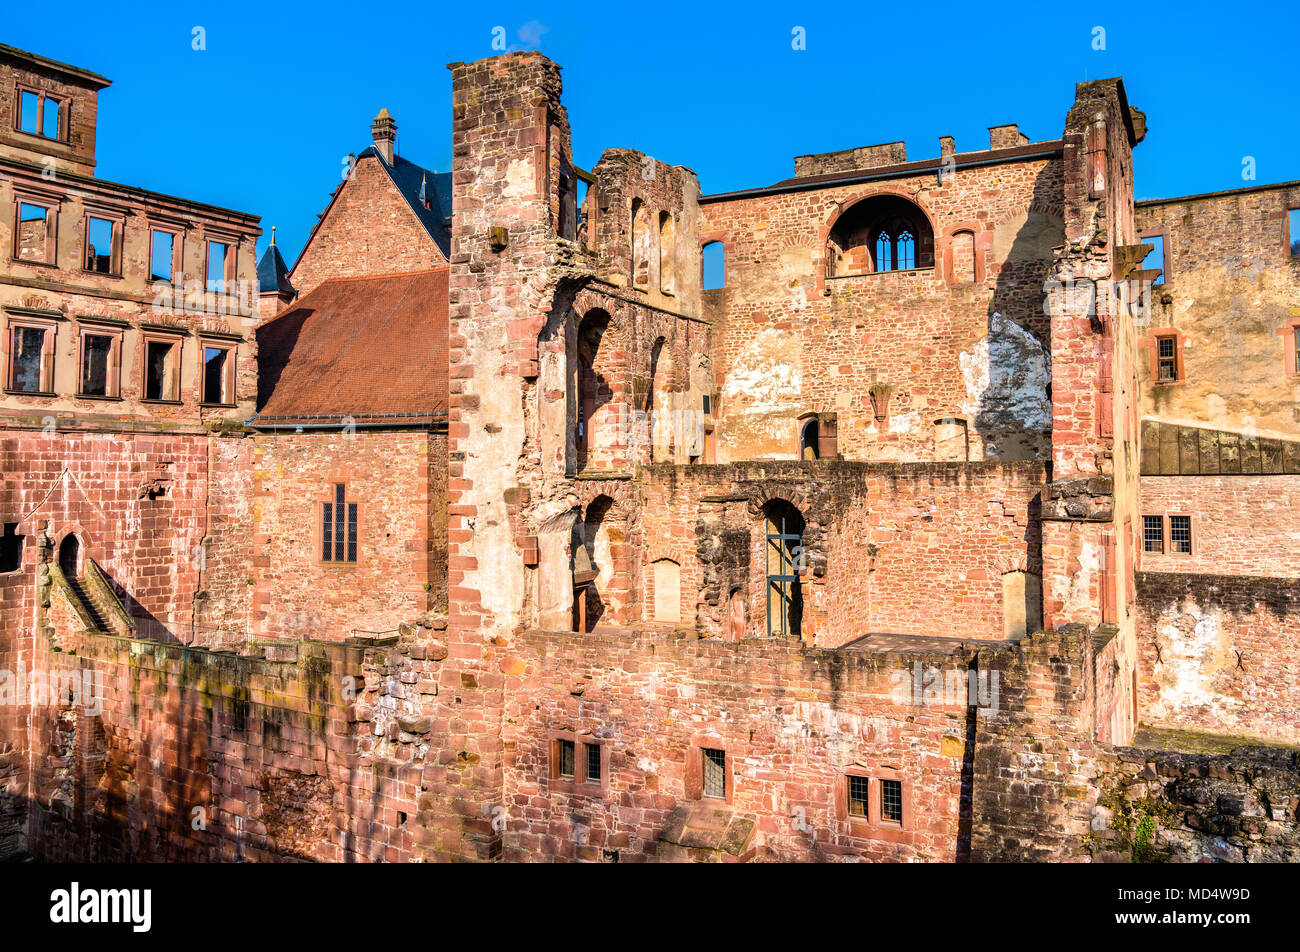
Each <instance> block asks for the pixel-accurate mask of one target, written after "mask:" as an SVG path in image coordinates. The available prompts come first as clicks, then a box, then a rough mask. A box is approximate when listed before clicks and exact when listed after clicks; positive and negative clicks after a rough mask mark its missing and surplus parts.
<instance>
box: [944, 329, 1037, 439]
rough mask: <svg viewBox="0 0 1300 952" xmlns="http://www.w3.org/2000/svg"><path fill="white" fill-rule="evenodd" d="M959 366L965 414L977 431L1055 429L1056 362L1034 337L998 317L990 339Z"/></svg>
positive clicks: (964, 355)
mask: <svg viewBox="0 0 1300 952" xmlns="http://www.w3.org/2000/svg"><path fill="white" fill-rule="evenodd" d="M958 362H959V363H960V365H961V373H962V377H963V379H964V380H965V382H966V395H967V400H966V402H965V403H963V404H962V407H961V409H962V411H963V412H964V413H969V414H971V415H972V416H974V417H975V419H976V425H977V426H979V427H981V428H987V427H998V428H1003V429H1021V430H1049V429H1051V427H1052V404H1051V401H1050V400H1049V399H1048V397H1047V385H1048V384H1049V383H1051V381H1052V359H1051V355H1050V354H1049V353H1048V352H1047V349H1046V348H1045V347H1043V345H1042V343H1041V342H1040V341H1039V340H1038V338H1037V337H1035V336H1034V335H1033V334H1032V333H1030V332H1029V331H1027V330H1025V329H1024V328H1023V327H1021V326H1020V325H1019V324H1017V323H1015V322H1014V321H1008V320H1006V319H1005V318H1003V317H1002V315H1000V314H994V315H993V321H992V329H991V330H990V332H989V335H988V336H987V337H984V338H981V339H980V340H979V341H977V342H976V343H975V346H974V347H973V348H971V350H970V351H963V352H962V353H961V354H960V356H959V357H958Z"/></svg>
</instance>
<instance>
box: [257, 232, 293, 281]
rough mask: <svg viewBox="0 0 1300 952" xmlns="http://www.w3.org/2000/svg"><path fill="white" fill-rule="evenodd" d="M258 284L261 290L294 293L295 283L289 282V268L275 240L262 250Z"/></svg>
mask: <svg viewBox="0 0 1300 952" xmlns="http://www.w3.org/2000/svg"><path fill="white" fill-rule="evenodd" d="M257 284H258V290H260V291H283V292H285V293H286V294H292V293H293V285H292V284H290V283H289V269H288V267H287V266H286V265H285V263H284V258H283V257H281V256H280V249H279V248H277V247H276V246H275V243H274V242H272V243H271V244H270V245H268V246H267V248H266V250H265V251H263V252H262V260H261V261H259V262H258V263H257Z"/></svg>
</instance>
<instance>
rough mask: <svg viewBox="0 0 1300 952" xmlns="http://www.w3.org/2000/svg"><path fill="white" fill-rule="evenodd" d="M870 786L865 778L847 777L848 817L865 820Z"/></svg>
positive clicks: (869, 782)
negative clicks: (858, 817) (857, 817)
mask: <svg viewBox="0 0 1300 952" xmlns="http://www.w3.org/2000/svg"><path fill="white" fill-rule="evenodd" d="M870 784H871V781H870V780H868V779H867V778H866V777H854V776H852V775H850V776H849V816H860V817H862V818H863V819H866V816H867V803H868V801H869V797H868V790H869V787H870Z"/></svg>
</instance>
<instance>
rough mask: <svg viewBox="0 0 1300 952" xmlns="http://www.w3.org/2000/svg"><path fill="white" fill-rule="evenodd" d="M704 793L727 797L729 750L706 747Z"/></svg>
mask: <svg viewBox="0 0 1300 952" xmlns="http://www.w3.org/2000/svg"><path fill="white" fill-rule="evenodd" d="M704 795H705V796H706V797H717V798H718V799H725V798H726V796H727V752H726V751H724V750H717V749H715V748H713V747H705V748H704Z"/></svg>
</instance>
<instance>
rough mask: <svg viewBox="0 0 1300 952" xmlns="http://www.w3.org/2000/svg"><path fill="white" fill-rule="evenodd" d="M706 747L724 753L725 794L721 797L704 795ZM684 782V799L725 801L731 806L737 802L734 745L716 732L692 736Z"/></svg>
mask: <svg viewBox="0 0 1300 952" xmlns="http://www.w3.org/2000/svg"><path fill="white" fill-rule="evenodd" d="M706 749H708V750H720V751H722V754H723V766H722V789H723V794H724V795H723V796H721V797H706V796H705V795H704V751H705V750H706ZM682 782H683V786H684V788H685V789H684V791H683V792H684V794H685V796H684V797H683V799H686V800H697V801H699V802H701V803H703V802H710V803H720V804H721V803H725V804H726V805H727V806H731V805H732V804H733V803H734V802H735V794H736V754H735V750H734V748H733V745H730V744H728V743H727V742H726V741H725V740H723V739H722V738H721V737H718V736H717V735H716V734H697V735H696V736H694V737H692V738H691V742H690V745H689V746H688V747H687V750H686V770H685V771H684V774H683V777H682Z"/></svg>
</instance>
